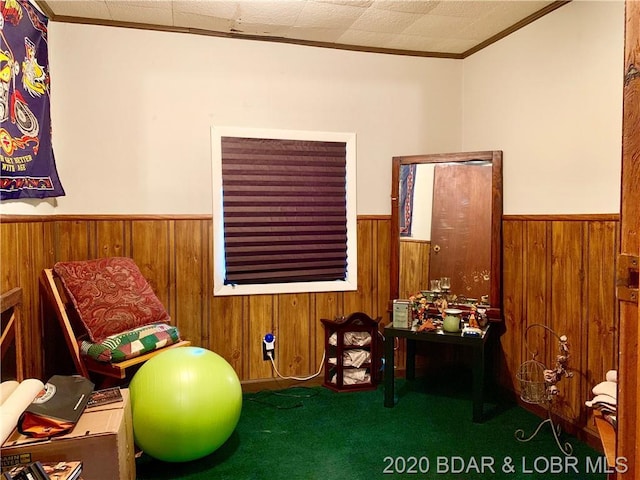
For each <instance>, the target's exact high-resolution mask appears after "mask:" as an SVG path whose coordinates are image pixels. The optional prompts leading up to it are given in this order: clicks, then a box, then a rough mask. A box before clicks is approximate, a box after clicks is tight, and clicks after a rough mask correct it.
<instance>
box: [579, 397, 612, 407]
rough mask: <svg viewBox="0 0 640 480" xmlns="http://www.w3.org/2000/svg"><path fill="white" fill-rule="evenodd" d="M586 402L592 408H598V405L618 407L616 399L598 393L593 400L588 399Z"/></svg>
mask: <svg viewBox="0 0 640 480" xmlns="http://www.w3.org/2000/svg"><path fill="white" fill-rule="evenodd" d="M584 403H585V405H586V406H587V407H591V408H598V406H606V407H613V408H617V402H616V399H615V398H612V397H610V396H609V395H596V396H595V397H593V399H592V400H587V401H586V402H584Z"/></svg>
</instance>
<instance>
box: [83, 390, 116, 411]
mask: <svg viewBox="0 0 640 480" xmlns="http://www.w3.org/2000/svg"><path fill="white" fill-rule="evenodd" d="M121 401H122V392H121V391H120V387H112V388H105V389H103V390H96V391H95V392H93V393H92V394H91V396H90V397H89V402H87V408H91V407H98V406H100V405H107V404H109V403H116V402H121Z"/></svg>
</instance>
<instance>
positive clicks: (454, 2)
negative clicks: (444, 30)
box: [431, 0, 521, 18]
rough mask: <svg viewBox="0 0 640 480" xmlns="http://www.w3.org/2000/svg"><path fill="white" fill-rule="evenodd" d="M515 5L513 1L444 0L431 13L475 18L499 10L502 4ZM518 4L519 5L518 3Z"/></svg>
mask: <svg viewBox="0 0 640 480" xmlns="http://www.w3.org/2000/svg"><path fill="white" fill-rule="evenodd" d="M508 3H515V2H513V1H511V2H509V1H485V0H481V1H478V0H446V1H443V2H438V5H436V7H435V8H434V9H433V10H432V11H431V13H432V14H434V15H443V16H448V17H468V18H477V17H478V16H480V15H484V14H485V13H486V12H488V11H489V10H492V9H494V8H500V7H502V6H503V5H504V4H508ZM518 3H521V2H520V1H518Z"/></svg>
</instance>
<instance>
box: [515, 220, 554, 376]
mask: <svg viewBox="0 0 640 480" xmlns="http://www.w3.org/2000/svg"><path fill="white" fill-rule="evenodd" d="M549 235H550V222H546V221H533V222H527V224H526V228H525V238H524V242H525V243H524V246H523V249H524V254H523V261H524V271H525V280H524V281H525V286H526V291H525V294H524V312H523V313H524V318H523V320H524V322H523V325H522V337H521V338H522V359H523V361H527V360H531V359H533V358H534V357H533V356H534V355H536V356H535V360H536V361H538V362H542V363H543V364H544V365H545V366H547V367H549V368H550V364H549V362H550V361H551V360H550V359H551V357H552V355H551V352H552V351H554V350H553V349H554V340H553V339H551V338H550V336H549V334H548V332H547V331H546V330H544V329H543V328H540V327H532V325H534V324H540V325H544V326H546V327H549V328H551V325H550V316H551V310H550V301H551V299H552V295H553V292H552V287H551V257H550V252H551V240H550V237H549ZM527 329H528V333H527ZM553 358H554V359H555V357H553Z"/></svg>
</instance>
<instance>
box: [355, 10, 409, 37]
mask: <svg viewBox="0 0 640 480" xmlns="http://www.w3.org/2000/svg"><path fill="white" fill-rule="evenodd" d="M419 18H420V15H418V14H417V13H404V12H394V11H390V10H378V9H375V8H368V9H367V10H366V11H365V12H364V13H363V14H362V15H361V16H360V17H358V19H357V20H356V21H355V22H353V24H352V25H351V28H352V29H354V30H363V31H366V32H386V33H393V32H402V31H403V30H405V29H406V28H407V27H408V26H409V25H411V24H413V23H414V22H416V21H417V20H418V19H419Z"/></svg>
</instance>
